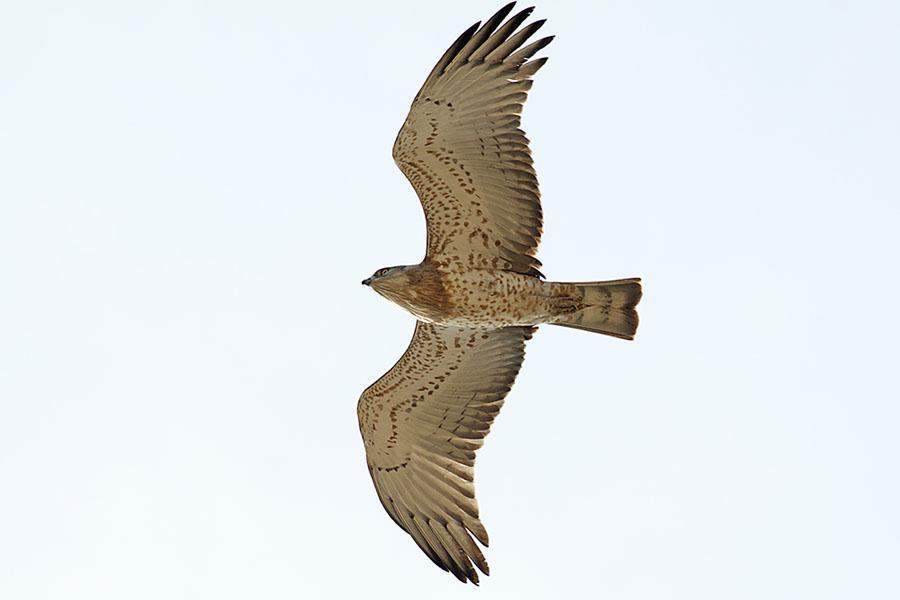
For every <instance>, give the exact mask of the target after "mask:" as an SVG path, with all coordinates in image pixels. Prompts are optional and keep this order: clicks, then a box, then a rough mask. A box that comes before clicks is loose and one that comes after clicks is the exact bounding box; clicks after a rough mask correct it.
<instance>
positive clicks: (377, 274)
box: [375, 267, 391, 277]
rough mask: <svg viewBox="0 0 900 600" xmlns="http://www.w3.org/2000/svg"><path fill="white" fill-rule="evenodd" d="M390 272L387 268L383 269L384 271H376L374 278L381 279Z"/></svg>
mask: <svg viewBox="0 0 900 600" xmlns="http://www.w3.org/2000/svg"><path fill="white" fill-rule="evenodd" d="M390 270H391V269H390V268H389V267H385V268H384V269H378V270H377V271H375V277H382V276H384V275H387V272H388V271H390Z"/></svg>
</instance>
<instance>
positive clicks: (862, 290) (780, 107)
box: [0, 0, 900, 600]
mask: <svg viewBox="0 0 900 600" xmlns="http://www.w3.org/2000/svg"><path fill="white" fill-rule="evenodd" d="M501 4H502V2H501V0H497V1H492V2H486V1H474V0H454V1H453V2H441V3H437V2H435V3H430V2H429V3H418V2H404V3H401V2H396V3H395V2H371V3H362V2H359V3H354V2H320V3H315V4H313V3H306V2H296V1H292V2H268V1H260V2H253V3H250V2H246V3H237V2H227V3H223V2H184V1H171V2H161V1H156V2H144V3H138V2H129V3H121V2H62V1H60V2H56V3H49V2H7V3H5V4H4V5H3V7H2V8H0V597H3V598H9V599H11V600H12V599H15V600H27V599H37V598H41V599H42V598H53V599H55V598H66V599H70V598H90V599H92V600H93V599H101V598H103V599H105V598H115V599H121V598H129V599H141V598H148V599H149V598H152V599H158V598H190V599H196V598H217V599H229V598H272V599H278V598H292V599H295V598H346V597H361V596H365V597H367V598H388V597H390V598H394V599H404V598H423V597H428V598H461V597H468V598H475V597H480V598H549V597H571V598H581V597H597V598H616V599H617V600H618V599H651V598H652V599H655V600H656V599H660V598H685V599H691V600H699V599H716V600H720V599H722V598H727V599H741V598H747V599H750V598H754V599H755V598H766V599H767V600H772V599H779V598H784V599H796V598H816V599H832V598H834V599H837V598H841V599H845V598H846V599H857V598H866V599H881V598H883V599H888V598H890V599H894V598H897V597H900V571H898V569H897V566H898V564H900V516H898V510H897V507H898V506H900V479H898V456H900V441H898V435H897V429H898V424H900V404H898V400H900V390H898V384H897V363H898V360H897V357H898V352H897V343H898V342H897V340H898V336H900V316H898V315H900V311H898V306H900V284H898V275H897V273H898V262H900V242H898V227H900V208H898V206H900V168H898V167H900V160H898V159H900V110H898V107H900V82H898V81H900V80H898V73H900V35H898V34H900V30H898V23H900V4H898V3H897V2H896V1H895V0H885V1H883V2H876V1H858V0H857V1H850V0H847V1H834V2H821V1H812V0H809V1H799V0H797V1H788V2H783V1H779V2H775V1H758V2H721V1H715V2H714V1H712V0H709V1H699V0H685V1H682V2H670V1H662V0H660V1H656V2H652V1H647V2H634V1H619V0H617V1H612V0H610V1H605V0H604V1H598V2H591V3H586V2H577V3H576V2H556V1H553V2H551V1H543V2H540V3H539V4H538V8H537V11H536V13H535V16H536V17H538V18H548V19H549V22H548V24H547V25H546V26H545V29H546V31H547V32H550V33H554V34H557V36H558V37H557V39H556V40H555V41H554V43H553V44H552V45H551V46H550V47H549V48H548V49H547V51H546V54H547V55H549V56H550V57H551V59H550V62H549V63H548V65H547V66H546V67H545V68H544V69H543V70H542V71H541V72H540V74H539V77H538V81H537V82H536V85H535V87H534V90H533V93H532V95H531V99H530V101H529V103H528V105H527V106H526V110H525V115H524V126H525V128H526V130H527V131H528V134H529V137H530V138H531V139H532V141H533V144H532V146H533V150H534V156H535V160H536V163H537V168H538V173H539V176H540V180H541V184H542V190H543V198H544V213H545V236H544V243H543V245H542V247H541V251H540V255H539V256H540V258H541V259H542V260H543V262H544V265H545V269H544V271H545V272H546V274H547V275H548V277H549V278H550V279H557V280H577V279H606V278H617V277H627V276H641V277H643V278H644V282H645V296H644V300H643V302H642V303H641V306H640V312H641V327H640V330H639V331H638V338H637V340H636V341H635V342H631V343H626V342H622V341H620V340H615V339H610V338H605V337H602V336H597V335H590V334H587V333H584V332H579V331H575V330H570V329H558V328H543V329H542V330H541V331H539V332H538V334H537V335H536V336H535V338H534V340H533V341H532V342H531V344H530V345H529V354H528V357H527V359H526V361H525V365H524V368H523V370H522V374H521V376H520V378H519V381H518V383H517V384H516V387H515V388H514V389H513V391H512V393H511V394H510V396H509V398H508V401H507V405H506V407H505V408H504V410H503V412H502V414H501V415H500V417H499V419H498V421H497V422H496V424H495V427H494V429H493V431H492V433H491V435H490V437H489V438H488V440H487V444H486V446H485V448H484V450H483V451H482V452H481V453H480V455H479V462H478V476H477V482H478V494H479V500H480V504H481V509H482V516H483V519H484V522H485V524H486V526H487V528H488V531H489V532H490V534H491V539H492V544H491V547H490V548H489V549H488V559H489V561H490V563H491V567H492V572H493V575H492V576H491V577H489V578H485V581H484V583H483V584H482V586H481V588H480V589H477V590H476V589H475V588H474V587H472V586H468V587H465V586H462V585H461V584H459V583H458V582H456V580H455V579H453V578H452V577H451V576H449V575H447V574H445V573H443V572H441V571H439V570H438V569H436V568H435V567H434V566H433V565H431V563H430V562H429V561H428V560H427V558H426V557H425V556H424V555H422V554H421V552H420V551H419V550H418V548H416V547H415V545H414V544H413V542H412V541H411V540H410V539H409V538H408V537H407V536H406V534H404V533H403V532H402V531H401V530H400V529H398V528H397V527H396V526H395V525H394V524H393V523H392V522H391V520H390V519H389V518H388V516H387V515H386V514H385V513H384V511H383V509H382V508H381V506H380V504H379V503H378V500H377V498H376V496H375V493H374V490H373V489H372V485H371V482H370V480H369V476H368V474H367V472H366V468H365V462H364V456H363V448H362V444H361V441H360V439H359V432H358V429H357V423H356V413H355V408H356V401H357V398H358V396H359V393H360V391H361V390H362V389H363V388H364V387H365V386H366V385H368V384H369V383H370V382H371V381H373V380H374V379H375V378H376V377H378V376H379V375H380V374H381V373H382V372H383V371H384V370H385V369H387V368H388V367H390V366H391V365H392V364H393V363H394V361H395V360H396V359H397V357H398V356H399V355H400V353H401V352H402V351H403V350H404V348H405V347H406V344H407V341H408V339H409V337H410V335H411V332H412V328H413V318H412V317H411V316H410V315H408V314H406V313H404V312H403V311H401V310H400V309H398V308H397V307H395V306H393V305H391V304H390V303H388V302H387V301H385V300H383V299H382V298H380V297H378V296H376V295H375V294H373V293H372V292H371V290H368V289H365V288H363V287H361V286H360V285H359V281H360V279H361V278H363V277H365V276H367V275H368V274H370V273H371V272H372V271H374V270H375V269H376V268H378V267H382V266H386V265H393V264H404V263H415V262H418V261H419V260H420V259H421V257H422V254H423V248H424V224H423V218H422V214H421V209H420V208H419V205H418V201H417V199H416V197H415V195H414V193H413V191H412V189H411V188H410V187H409V185H408V184H407V182H406V180H405V179H404V178H403V176H402V175H401V174H400V172H399V171H398V170H397V169H396V168H395V166H394V165H393V163H392V161H391V157H390V146H391V144H392V142H393V139H394V135H395V134H396V131H397V129H398V128H399V126H400V124H401V122H402V120H403V118H404V116H405V114H406V110H407V108H408V105H409V102H410V100H411V99H412V96H413V94H414V93H415V91H416V90H417V89H418V88H419V85H420V84H421V82H422V80H423V78H424V77H425V75H426V74H427V73H428V71H429V69H430V68H431V66H432V65H433V63H434V62H435V61H436V59H437V58H438V57H439V56H440V54H441V53H442V52H443V50H444V49H445V48H446V46H447V45H448V44H449V43H450V42H451V41H452V40H453V39H454V38H455V37H456V35H457V34H458V33H459V32H460V31H462V30H463V29H464V28H465V27H467V26H468V25H469V24H471V23H472V22H474V21H476V20H479V19H483V18H486V17H488V16H489V15H490V14H492V13H493V11H494V10H496V9H497V8H499V6H500V5H501Z"/></svg>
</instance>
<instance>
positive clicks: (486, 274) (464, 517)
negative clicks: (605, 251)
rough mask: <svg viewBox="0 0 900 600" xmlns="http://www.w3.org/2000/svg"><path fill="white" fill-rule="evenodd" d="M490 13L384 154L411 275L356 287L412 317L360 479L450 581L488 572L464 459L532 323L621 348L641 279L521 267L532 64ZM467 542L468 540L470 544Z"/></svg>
mask: <svg viewBox="0 0 900 600" xmlns="http://www.w3.org/2000/svg"><path fill="white" fill-rule="evenodd" d="M512 6H513V5H512V4H509V5H507V6H505V7H503V8H502V9H501V10H500V11H498V12H497V13H496V14H495V15H494V16H493V17H491V18H490V19H489V20H488V21H487V22H486V23H485V24H484V25H483V26H481V27H479V25H480V24H476V25H474V26H473V27H471V28H469V29H468V30H467V31H466V32H464V33H463V34H462V35H461V36H460V37H459V38H458V39H457V40H456V42H454V43H453V45H452V46H451V47H450V48H449V49H448V50H447V51H446V52H445V53H444V55H443V56H442V57H441V58H440V60H439V61H438V63H437V65H435V67H434V69H432V71H431V73H430V74H429V75H428V77H427V78H426V80H425V84H424V85H423V86H422V88H421V89H420V90H419V93H418V94H417V95H416V97H415V99H414V100H413V103H412V106H411V108H410V111H409V114H408V116H407V117H406V120H405V121H404V123H403V126H402V127H401V129H400V133H399V134H398V135H397V139H396V141H395V142H394V149H393V156H394V160H395V161H396V163H397V164H398V166H399V167H400V170H401V171H403V173H404V174H405V175H406V177H407V179H409V181H410V183H411V184H412V185H413V187H414V188H415V190H416V193H417V194H418V196H419V199H420V201H421V203H422V207H423V208H424V210H425V218H426V224H427V229H428V241H427V250H426V256H425V259H424V260H423V261H422V262H421V263H420V264H418V265H412V266H402V267H390V268H384V269H379V270H378V271H376V272H375V274H374V275H372V277H369V278H367V279H366V280H364V281H363V283H364V284H367V285H370V286H371V287H372V288H373V289H375V291H377V292H378V293H379V294H381V295H382V296H384V297H386V298H388V299H389V300H391V301H393V302H395V303H396V304H398V305H400V306H401V307H403V308H405V309H406V310H408V311H409V312H410V313H412V314H413V315H415V317H416V319H417V323H416V328H415V333H414V334H413V339H412V341H411V342H410V344H409V347H408V348H407V350H406V352H405V353H404V354H403V356H402V357H401V358H400V360H399V361H398V362H397V364H395V365H394V366H393V367H392V368H391V369H390V370H389V371H388V372H387V373H385V374H384V375H383V376H382V377H381V378H379V379H378V380H377V381H376V382H375V383H373V384H372V385H371V386H369V387H368V388H367V389H366V390H365V391H364V392H363V394H362V396H361V397H360V399H359V403H358V405H357V413H358V417H359V427H360V432H361V433H362V438H363V442H364V444H365V448H366V461H367V463H368V467H369V473H370V474H371V476H372V481H373V482H374V484H375V489H376V491H377V493H378V497H379V499H380V500H381V503H382V505H383V506H384V508H385V510H386V511H387V512H388V514H389V515H390V516H391V518H392V519H393V520H394V522H396V523H397V525H399V526H400V527H401V528H403V529H404V530H405V531H406V532H407V533H408V534H409V535H410V536H412V538H413V539H414V540H415V542H416V544H418V546H419V547H420V548H421V549H422V551H423V552H425V554H426V555H428V557H429V558H431V560H432V561H434V563H435V564H437V565H438V566H439V567H441V568H442V569H445V570H449V571H452V572H453V574H454V575H456V576H457V577H458V578H459V579H460V580H462V581H472V582H475V583H477V582H478V574H477V573H476V571H475V568H474V567H473V564H474V566H477V567H478V569H479V570H481V571H482V572H483V573H485V574H487V572H488V566H487V562H486V561H485V559H484V556H483V555H482V553H481V550H480V548H479V547H478V545H477V544H476V543H475V540H478V541H479V542H480V543H481V544H483V545H485V546H486V545H487V543H488V537H487V532H486V531H485V529H484V526H483V525H482V524H481V521H480V519H479V513H478V504H477V503H476V502H475V489H474V461H475V451H476V450H477V449H478V448H480V447H481V445H482V443H483V440H484V437H485V436H486V435H487V433H488V430H489V429H490V426H491V423H492V422H493V420H494V418H495V417H496V415H497V413H498V412H499V411H500V407H501V406H502V405H503V401H504V398H505V396H506V394H507V393H508V392H509V390H510V388H511V386H512V384H513V381H514V380H515V377H516V375H517V374H518V372H519V368H520V366H521V364H522V359H523V358H524V355H525V342H526V341H527V340H529V339H530V338H531V336H532V335H533V333H534V331H535V329H536V327H537V326H539V325H544V324H552V325H562V326H566V327H573V328H577V329H584V330H588V331H594V332H598V333H603V334H606V335H611V336H615V337H620V338H624V339H632V337H633V336H634V333H635V331H636V329H637V324H638V317H637V312H636V311H635V306H636V305H637V303H638V302H639V301H640V298H641V285H640V280H639V279H636V278H635V279H620V280H614V281H594V282H582V283H560V282H548V281H544V280H543V275H542V274H541V273H540V271H539V270H538V269H539V268H540V266H541V263H540V261H539V260H538V259H537V258H536V257H535V253H536V251H537V246H538V243H539V241H540V235H541V228H542V213H541V204H540V193H539V190H538V183H537V178H536V176H535V171H534V167H533V165H532V161H531V153H530V150H529V148H528V139H527V138H526V137H525V134H524V132H523V131H522V130H521V129H520V128H519V125H520V118H519V114H520V113H521V110H522V105H523V103H524V102H525V99H526V97H527V92H528V90H529V89H530V88H531V83H532V80H531V77H532V76H533V75H534V74H535V73H536V72H537V71H538V69H540V68H541V67H542V66H543V65H544V63H545V62H546V58H540V59H536V60H530V59H531V57H532V56H533V55H534V54H535V53H536V52H538V51H540V50H541V49H542V48H544V47H545V46H546V45H547V44H549V43H550V41H551V40H552V38H550V37H546V38H542V39H539V40H537V41H536V42H533V43H530V44H527V45H525V44H526V42H527V40H528V38H529V37H530V36H531V35H532V34H534V32H535V31H537V30H538V29H539V28H540V27H541V25H543V21H536V22H533V23H531V24H529V25H526V26H524V27H522V28H521V29H518V28H519V26H520V25H522V24H523V23H524V21H525V20H526V19H527V17H528V16H529V15H530V14H531V11H532V9H525V10H523V11H521V12H519V13H518V14H516V15H514V16H512V17H510V18H509V19H508V20H507V21H505V22H504V21H503V20H504V19H505V18H506V16H507V15H508V14H509V13H510V11H511V10H512ZM473 538H474V539H473Z"/></svg>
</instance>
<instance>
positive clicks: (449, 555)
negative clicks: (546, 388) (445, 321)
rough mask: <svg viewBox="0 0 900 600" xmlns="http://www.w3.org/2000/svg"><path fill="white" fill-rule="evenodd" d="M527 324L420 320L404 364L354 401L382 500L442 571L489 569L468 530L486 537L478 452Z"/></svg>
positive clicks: (514, 370) (470, 573)
mask: <svg viewBox="0 0 900 600" xmlns="http://www.w3.org/2000/svg"><path fill="white" fill-rule="evenodd" d="M533 331H534V330H533V329H532V328H531V327H507V328H504V329H493V330H480V329H461V328H456V327H442V326H439V325H432V324H428V323H423V322H418V323H417V324H416V331H415V334H413V338H412V341H411V342H410V344H409V347H408V348H407V349H406V352H405V353H404V354H403V356H402V357H401V358H400V360H399V361H398V362H397V364H395V365H394V366H393V368H391V370H390V371H388V372H387V373H385V374H384V375H383V376H382V377H381V378H380V379H379V380H378V381H376V382H375V383H373V384H372V385H371V386H369V387H368V388H367V389H366V390H365V391H364V392H363V393H362V396H361V397H360V399H359V404H358V406H357V414H358V416H359V429H360V432H361V433H362V437H363V442H364V444H365V447H366V461H367V462H368V465H369V473H370V474H371V475H372V481H373V482H374V483H375V489H376V490H377V491H378V497H379V499H380V500H381V503H382V504H383V505H384V508H385V510H387V512H388V514H389V515H390V516H391V518H393V519H394V521H395V522H396V523H397V525H399V526H400V527H402V528H403V529H404V530H405V531H406V532H407V533H409V534H410V535H411V536H412V538H413V539H414V540H415V541H416V543H417V544H418V545H419V547H420V548H421V549H422V550H423V551H424V552H425V554H427V555H428V557H429V558H431V560H432V561H434V563H435V564H437V565H438V566H439V567H441V568H442V569H444V570H449V571H452V572H453V574H454V575H456V577H458V578H459V579H460V580H461V581H466V580H470V581H472V582H474V583H478V574H477V573H476V572H475V569H474V568H473V567H472V563H473V562H474V563H475V565H477V566H478V568H479V569H480V570H481V572H482V573H484V574H487V573H488V565H487V562H486V561H485V559H484V556H483V555H482V553H481V550H479V548H478V546H477V545H476V544H475V542H474V540H473V539H472V536H474V537H475V538H476V539H477V540H478V541H479V542H481V543H482V544H483V545H485V546H487V544H488V536H487V532H486V531H485V529H484V526H483V525H482V524H481V521H480V520H479V518H478V503H477V502H476V501H475V484H474V465H475V451H476V450H477V449H478V448H480V447H481V445H482V443H483V441H484V437H485V436H486V435H487V433H488V430H489V429H490V426H491V422H492V421H493V420H494V417H495V416H496V415H497V413H498V412H499V410H500V407H501V406H502V405H503V399H504V397H505V396H506V394H507V392H509V389H510V387H511V386H512V384H513V381H514V380H515V378H516V375H517V374H518V372H519V367H520V366H521V364H522V359H523V357H524V356H525V342H526V340H528V339H529V338H530V337H531V334H532V332H533Z"/></svg>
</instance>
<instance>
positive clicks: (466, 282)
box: [420, 270, 573, 328]
mask: <svg viewBox="0 0 900 600" xmlns="http://www.w3.org/2000/svg"><path fill="white" fill-rule="evenodd" d="M443 275H444V277H443V283H444V289H445V291H446V293H447V299H448V301H449V305H450V310H449V311H448V312H449V314H448V315H446V316H445V315H441V316H439V317H436V318H435V317H433V318H431V319H428V320H430V321H431V322H434V323H438V324H440V325H447V326H453V327H477V328H482V327H484V328H497V327H507V326H512V325H540V324H541V323H552V322H553V321H554V320H555V319H556V317H557V316H558V315H559V314H560V313H561V312H562V313H564V312H568V311H570V310H573V301H572V300H571V298H572V290H569V289H567V288H569V287H572V286H568V285H566V284H557V283H551V282H547V281H542V280H540V279H537V278H535V277H531V276H528V275H521V274H519V273H510V272H508V271H493V270H472V271H467V272H465V273H443ZM420 318H422V317H421V316H420Z"/></svg>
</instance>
